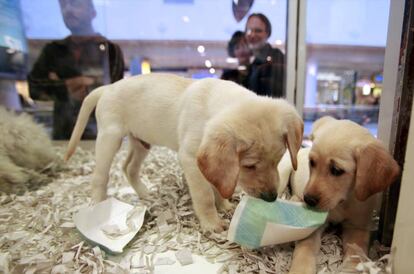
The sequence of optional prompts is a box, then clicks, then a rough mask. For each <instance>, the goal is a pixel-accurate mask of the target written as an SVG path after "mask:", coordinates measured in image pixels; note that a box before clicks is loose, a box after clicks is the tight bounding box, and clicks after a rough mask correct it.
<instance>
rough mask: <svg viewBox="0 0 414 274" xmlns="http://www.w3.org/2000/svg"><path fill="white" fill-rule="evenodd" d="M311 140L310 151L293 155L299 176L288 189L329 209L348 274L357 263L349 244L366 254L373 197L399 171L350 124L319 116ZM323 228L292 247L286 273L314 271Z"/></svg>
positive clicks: (368, 137)
mask: <svg viewBox="0 0 414 274" xmlns="http://www.w3.org/2000/svg"><path fill="white" fill-rule="evenodd" d="M311 138H312V140H313V146H312V148H311V149H310V150H309V149H307V150H303V152H302V151H300V152H299V154H298V158H299V163H298V171H299V172H296V173H294V174H292V181H291V183H292V184H293V185H292V188H293V189H294V190H296V193H294V194H296V195H297V196H299V197H300V198H302V199H303V200H304V201H305V202H306V203H307V204H308V205H309V206H311V207H315V208H317V209H319V210H324V211H329V216H328V221H330V222H337V223H338V222H340V223H342V226H343V234H342V239H343V248H344V260H343V262H344V264H343V266H342V271H344V272H347V271H351V272H352V270H355V266H356V263H358V262H355V261H352V255H355V254H354V253H353V252H354V250H352V249H350V248H348V244H356V245H358V246H359V247H360V248H362V250H364V251H365V253H366V252H367V248H368V241H369V236H370V230H369V228H370V224H371V220H372V212H373V210H374V209H375V207H376V199H375V198H376V197H375V196H372V195H373V194H375V193H378V192H381V191H383V190H385V189H386V188H387V187H388V186H389V185H390V184H391V183H393V182H394V181H395V180H396V178H397V176H398V175H399V171H400V168H399V166H398V164H397V163H396V161H395V160H394V159H393V158H392V156H391V155H390V154H389V153H388V152H387V151H386V149H385V148H384V146H383V145H382V144H381V143H380V141H378V140H377V139H375V138H374V137H373V136H372V135H371V134H370V132H369V131H368V130H367V129H365V128H363V127H361V126H359V125H358V124H356V123H354V122H351V121H349V120H336V119H334V118H331V117H324V118H321V119H319V120H318V121H316V122H315V123H314V126H313V132H312V135H311ZM307 165H309V167H307ZM307 168H308V170H309V171H310V172H309V171H308V172H306V169H307ZM302 169H303V170H305V172H303V171H301V170H302ZM323 229H324V227H323V228H321V229H318V230H317V231H316V232H314V233H313V234H312V235H311V236H309V237H308V238H307V239H305V240H302V241H300V242H298V243H297V244H296V247H295V250H294V253H293V261H292V266H291V268H290V272H289V273H300V274H306V273H312V274H313V273H316V256H317V254H318V252H319V249H320V241H321V234H322V232H323Z"/></svg>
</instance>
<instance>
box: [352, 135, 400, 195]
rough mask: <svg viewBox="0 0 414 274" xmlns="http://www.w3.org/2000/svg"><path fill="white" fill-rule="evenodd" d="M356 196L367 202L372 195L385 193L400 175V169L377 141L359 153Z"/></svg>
mask: <svg viewBox="0 0 414 274" xmlns="http://www.w3.org/2000/svg"><path fill="white" fill-rule="evenodd" d="M357 154H358V155H357V172H356V180H355V189H354V191H355V196H356V197H357V199H358V200H360V201H365V200H366V199H367V198H368V197H370V196H371V195H373V194H375V193H377V192H381V191H384V190H385V189H386V188H387V187H388V186H389V185H391V184H392V183H393V182H394V181H395V180H396V179H397V177H398V175H399V173H400V167H399V166H398V164H397V162H396V161H395V160H394V159H393V158H392V156H391V155H390V154H389V153H388V151H387V150H386V149H385V148H384V146H383V145H382V144H381V143H380V142H379V141H377V140H375V141H374V142H371V143H369V144H368V145H367V146H365V147H363V148H361V149H359V151H358V153H357Z"/></svg>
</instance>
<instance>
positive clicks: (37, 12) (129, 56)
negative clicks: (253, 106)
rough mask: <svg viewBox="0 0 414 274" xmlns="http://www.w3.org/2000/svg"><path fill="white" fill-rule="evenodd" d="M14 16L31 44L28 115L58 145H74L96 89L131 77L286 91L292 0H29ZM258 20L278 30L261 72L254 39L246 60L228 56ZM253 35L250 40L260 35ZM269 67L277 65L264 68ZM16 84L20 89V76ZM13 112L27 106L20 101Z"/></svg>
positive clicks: (25, 86)
mask: <svg viewBox="0 0 414 274" xmlns="http://www.w3.org/2000/svg"><path fill="white" fill-rule="evenodd" d="M9 2H10V1H5V0H0V3H9ZM11 2H16V1H11ZM17 3H18V2H17ZM19 8H20V9H19ZM14 9H15V10H16V11H19V12H20V15H21V16H20V17H19V18H18V20H17V23H18V24H17V25H19V26H20V28H21V29H22V31H23V32H21V33H22V35H21V39H20V40H21V41H23V42H24V43H23V45H27V46H26V47H25V48H23V49H25V50H24V56H23V57H24V58H26V59H25V60H26V61H27V62H26V67H25V69H24V71H23V70H20V72H21V73H20V75H19V77H17V78H18V79H19V81H18V85H17V90H18V92H19V93H20V94H21V96H22V98H25V99H24V100H23V101H22V103H23V104H22V106H23V110H24V111H27V112H30V113H32V114H33V115H34V116H35V118H36V119H37V120H38V121H40V122H42V123H44V124H45V125H46V126H47V128H48V129H49V130H51V132H53V133H52V136H53V137H54V138H55V139H67V138H69V136H70V132H71V129H72V128H73V124H74V121H75V117H76V116H77V112H78V110H79V106H80V103H81V102H82V100H83V98H84V97H85V96H86V94H87V93H89V92H90V91H91V90H92V89H93V88H95V87H98V86H100V85H104V84H109V83H111V82H114V81H117V80H118V79H121V78H123V77H130V76H132V75H137V74H142V73H148V72H169V73H174V74H178V75H182V76H186V77H192V78H205V77H216V78H220V77H224V76H226V75H227V76H228V75H230V77H229V78H228V79H230V80H234V81H238V82H239V83H240V84H242V85H244V86H246V87H248V88H249V89H252V90H255V91H256V92H257V93H261V94H267V95H272V96H275V97H276V96H278V97H279V96H284V93H285V92H284V81H285V79H284V77H285V73H284V71H285V70H286V68H285V62H284V59H285V58H284V52H285V36H286V14H287V0H239V1H233V0H227V1H222V0H198V1H195V0H154V1H144V0H94V1H91V0H59V1H56V0H37V1H31V0H20V6H19V5H16V7H15V8H14ZM252 13H263V14H264V15H265V16H267V18H268V19H269V21H270V24H271V27H272V28H271V35H270V37H267V33H268V29H267V28H266V29H265V33H264V34H265V35H266V37H265V39H264V42H268V46H269V51H268V53H267V52H266V54H264V55H263V56H262V57H261V58H262V59H261V60H262V61H261V62H262V63H259V65H260V69H257V70H255V69H256V68H258V67H259V65H257V64H256V63H255V62H256V61H257V60H259V57H258V56H259V55H255V58H253V52H255V53H256V50H254V49H253V48H252V47H253V46H252V45H253V44H254V43H253V42H254V41H250V40H249V39H250V38H248V36H247V34H246V33H244V34H243V41H245V40H244V39H247V40H248V42H249V43H247V44H249V47H247V50H246V51H247V53H246V54H245V56H244V57H245V61H246V63H242V62H243V59H242V57H240V55H237V56H236V55H235V54H234V53H236V52H235V51H234V53H231V52H229V51H228V42H229V40H230V38H231V37H232V35H233V34H234V33H235V31H237V30H239V31H245V30H247V29H246V23H247V18H248V16H249V15H250V14H252ZM248 30H249V33H250V34H251V35H255V34H257V33H258V31H259V30H258V29H257V27H255V28H253V27H251V28H249V29H248ZM244 35H246V36H244ZM249 37H253V36H249ZM254 39H256V38H254ZM254 39H253V40H254ZM237 43H239V41H237ZM261 46H262V44H260V47H261ZM231 49H233V50H234V49H235V47H234V45H233V46H232V47H231ZM257 52H259V50H257ZM275 52H276V55H274V54H273V53H275ZM230 55H231V56H230ZM246 56H247V57H246ZM235 57H239V58H235ZM263 64H264V65H267V64H271V65H270V68H265V69H263V68H262V67H265V66H262V65H263ZM253 65H256V67H254V66H253ZM275 67H276V69H275ZM257 71H258V72H257ZM274 71H277V73H276V74H275V73H274ZM224 72H226V73H229V74H225V73H224ZM223 73H224V74H223ZM26 75H28V78H27V79H26ZM234 75H236V77H234ZM252 75H255V77H256V78H254V77H253V76H252ZM240 79H242V80H240ZM252 79H254V80H252ZM273 79H277V81H273ZM9 80H10V81H9V82H8V84H9V85H10V86H13V88H15V87H14V86H15V80H16V75H13V76H12V77H11V78H10V79H9ZM0 82H1V81H0ZM275 85H277V87H275ZM13 88H11V89H13ZM276 88H277V91H274V90H276ZM29 93H30V97H31V98H29V96H28V94H29ZM31 99H34V100H35V101H34V102H32V101H31ZM1 101H2V102H3V101H4V100H1ZM7 104H8V103H7ZM7 104H6V105H7ZM9 105H10V104H9ZM13 107H14V108H19V107H20V106H19V104H17V103H16V102H14V103H13ZM90 124H91V128H90V132H91V134H90V136H89V137H88V136H85V135H84V137H85V138H92V139H93V138H94V137H95V134H94V133H95V131H96V128H95V127H94V125H93V124H94V121H91V122H90ZM53 128H54V130H53Z"/></svg>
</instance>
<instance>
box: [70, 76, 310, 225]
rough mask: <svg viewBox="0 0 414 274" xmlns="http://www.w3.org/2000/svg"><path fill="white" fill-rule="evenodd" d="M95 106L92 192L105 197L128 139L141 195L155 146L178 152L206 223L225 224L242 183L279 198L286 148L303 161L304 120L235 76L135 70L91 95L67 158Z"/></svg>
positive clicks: (128, 164) (129, 170) (129, 171)
mask: <svg viewBox="0 0 414 274" xmlns="http://www.w3.org/2000/svg"><path fill="white" fill-rule="evenodd" d="M95 106H96V111H95V113H96V118H97V123H98V136H97V140H96V149H95V154H96V155H95V156H96V168H95V170H94V174H93V177H92V196H93V197H92V198H93V200H94V201H96V202H98V201H102V200H104V199H106V188H107V183H108V176H109V169H110V166H111V163H112V160H113V158H114V155H115V153H116V152H117V151H118V149H119V147H120V145H121V141H122V138H123V137H124V136H128V138H129V154H128V156H127V159H126V161H125V164H124V171H125V174H126V177H127V179H128V181H129V183H130V184H131V185H132V187H133V188H134V189H135V190H136V192H137V193H138V195H139V196H140V197H142V198H145V197H147V189H146V187H145V185H144V184H142V183H140V180H139V170H140V165H141V163H142V161H143V160H144V158H145V156H146V155H147V153H148V150H149V149H150V147H151V145H158V146H166V147H168V148H170V149H172V150H175V151H177V152H178V157H179V161H180V163H181V165H182V168H183V170H184V174H185V177H186V181H187V183H188V186H189V190H190V194H191V197H192V201H193V207H194V210H195V213H196V215H197V217H198V218H199V220H200V224H201V226H202V228H203V229H205V230H214V231H216V232H219V231H222V230H223V229H225V228H226V224H225V222H224V221H223V220H221V219H220V217H219V215H218V213H217V208H218V209H223V210H225V209H228V208H229V202H228V201H227V200H226V198H229V197H231V195H232V194H233V192H234V189H235V187H236V184H239V186H241V188H242V189H244V190H245V191H246V192H247V193H248V194H249V195H251V196H254V197H258V198H261V199H263V200H266V201H273V200H275V199H276V197H277V185H278V177H279V176H278V172H277V168H276V167H277V164H278V162H279V160H280V159H281V158H282V156H283V154H284V153H285V151H286V149H288V151H289V154H290V159H291V161H292V165H293V166H294V167H295V168H296V164H297V163H296V154H297V151H298V150H299V148H300V145H301V141H302V134H303V122H302V120H301V118H300V116H299V115H298V113H297V112H296V110H295V109H294V107H293V106H291V105H290V104H288V103H287V102H286V101H284V100H282V99H272V98H267V97H260V96H257V95H256V94H255V93H253V92H251V91H249V90H247V89H245V88H243V87H241V86H239V85H237V84H235V83H233V82H230V81H224V80H218V79H203V80H192V79H186V78H182V77H178V76H175V75H168V74H148V75H141V76H136V77H131V78H128V79H124V80H121V81H118V82H116V83H114V84H111V85H108V86H104V87H100V88H98V89H96V90H94V91H93V92H92V93H91V94H89V95H88V96H87V97H86V98H85V100H84V102H83V105H82V107H81V110H80V113H79V117H78V120H77V123H76V126H75V128H74V131H73V133H72V137H71V140H70V142H69V145H68V150H67V154H66V156H65V158H66V159H68V158H69V157H70V156H71V155H72V154H73V152H74V151H75V148H76V146H77V144H78V142H79V139H80V136H81V135H82V132H83V130H84V128H85V125H86V122H87V119H88V117H89V115H90V114H91V112H92V111H93V109H94V108H95Z"/></svg>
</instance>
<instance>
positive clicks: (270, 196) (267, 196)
mask: <svg viewBox="0 0 414 274" xmlns="http://www.w3.org/2000/svg"><path fill="white" fill-rule="evenodd" d="M276 198H277V193H276V192H262V193H261V194H260V199H262V200H265V201H266V202H274V201H275V200H276Z"/></svg>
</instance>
